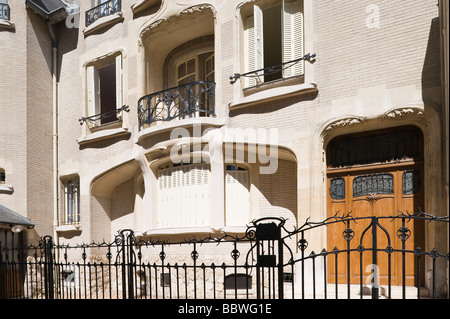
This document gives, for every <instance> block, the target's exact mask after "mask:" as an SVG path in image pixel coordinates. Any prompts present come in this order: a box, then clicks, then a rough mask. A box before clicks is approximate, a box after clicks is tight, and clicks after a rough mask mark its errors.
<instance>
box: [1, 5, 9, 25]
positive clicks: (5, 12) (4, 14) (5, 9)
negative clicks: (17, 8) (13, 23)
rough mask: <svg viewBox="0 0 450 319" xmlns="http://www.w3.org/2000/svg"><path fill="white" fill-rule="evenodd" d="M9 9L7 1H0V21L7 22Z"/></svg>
mask: <svg viewBox="0 0 450 319" xmlns="http://www.w3.org/2000/svg"><path fill="white" fill-rule="evenodd" d="M9 15H10V8H9V5H8V1H7V0H0V20H9V19H10V17H9Z"/></svg>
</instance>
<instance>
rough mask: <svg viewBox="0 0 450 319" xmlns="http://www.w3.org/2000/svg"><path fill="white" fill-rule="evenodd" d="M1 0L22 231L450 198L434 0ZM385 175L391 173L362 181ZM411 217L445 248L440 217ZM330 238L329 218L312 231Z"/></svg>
mask: <svg viewBox="0 0 450 319" xmlns="http://www.w3.org/2000/svg"><path fill="white" fill-rule="evenodd" d="M0 6H2V7H4V8H6V7H8V15H6V13H5V14H0V48H1V50H2V52H3V54H2V59H0V76H1V78H0V96H1V102H0V107H1V113H0V118H1V126H0V145H1V152H0V173H2V174H3V175H1V176H4V177H3V181H0V204H1V205H4V206H5V207H8V208H9V209H11V210H13V211H15V212H17V213H18V214H20V215H22V216H24V217H26V218H28V219H29V220H31V221H33V223H34V224H35V225H34V228H33V229H32V230H29V231H28V232H27V237H28V239H29V240H30V241H33V240H37V239H38V238H39V237H40V236H42V235H46V234H51V235H52V236H53V237H54V238H55V239H56V241H57V242H59V243H76V242H91V241H101V240H112V239H113V238H114V235H115V234H117V232H118V231H119V230H120V229H124V228H130V229H133V230H134V231H135V232H136V233H137V234H139V236H142V237H143V238H150V237H152V236H153V237H154V236H162V237H169V238H170V236H175V235H176V236H184V235H186V234H189V235H195V236H202V234H211V233H223V232H226V233H236V234H239V233H242V232H244V231H245V229H246V225H247V224H248V223H249V222H250V221H251V220H254V219H257V218H260V217H268V216H277V217H283V218H286V219H287V220H288V222H287V225H288V226H289V227H295V226H299V225H302V224H303V223H304V222H305V220H307V219H308V218H310V219H312V220H315V221H321V220H324V219H326V218H327V217H329V216H332V215H334V214H336V213H339V212H349V211H352V212H353V213H354V214H356V215H365V214H369V212H371V213H373V212H376V214H387V215H391V214H396V213H397V212H398V211H402V212H403V213H416V212H419V211H423V212H426V213H430V214H433V215H435V216H448V178H445V176H447V175H448V165H446V163H447V162H448V145H447V144H448V122H446V121H444V120H443V119H444V118H446V117H445V116H444V115H446V114H447V115H448V93H447V95H446V94H443V92H444V91H445V90H448V83H447V84H445V83H446V82H445V77H441V75H442V73H443V72H442V70H443V66H444V65H445V64H444V63H443V62H441V60H442V58H441V52H443V51H442V50H441V45H440V44H441V27H440V23H439V18H440V14H439V9H440V7H438V6H436V3H435V2H433V1H423V0H415V1H408V3H407V4H405V3H404V2H393V1H357V2H355V1H335V0H332V1H313V0H245V1H243V0H228V1H227V0H224V1H219V0H210V1H188V0H186V1H164V0H163V1H161V0H111V1H103V0H100V1H91V0H78V1H77V0H72V1H56V0H52V1H50V0H47V1H44V0H40V1H37V0H28V1H25V7H24V5H23V3H22V2H19V1H14V0H9V1H5V0H3V1H0ZM0 8H1V7H0ZM5 10H6V9H5ZM5 12H6V11H5ZM338 12H339V13H345V15H342V16H341V15H338V14H337V13H338ZM447 19H448V17H447ZM447 26H448V23H447ZM447 30H448V27H447ZM447 46H448V44H447ZM446 52H447V53H446V54H444V55H443V57H444V60H445V58H447V60H448V50H447V51H446ZM271 66H276V67H275V68H270V67H271ZM443 83H444V84H443ZM446 85H447V86H446ZM445 132H447V134H446V133H445ZM445 149H446V150H447V151H446V152H445V151H444V150H445ZM443 172H445V174H443ZM369 176H370V178H369ZM383 176H384V177H386V176H387V177H386V178H388V179H389V178H390V179H391V180H390V182H388V184H389V185H393V186H392V191H390V190H387V191H386V190H385V191H383V192H380V194H381V195H382V196H381V197H380V198H377V200H376V201H375V202H376V203H374V202H373V201H369V200H366V199H367V198H368V196H369V197H370V195H373V193H374V192H375V193H377V191H376V190H372V191H370V192H367V189H366V188H367V187H368V186H367V185H368V184H367V183H369V184H370V183H372V184H375V183H377V182H378V181H379V180H380V179H383V178H384V177H383ZM407 178H409V180H408V179H407ZM368 179H369V180H370V181H369V182H368ZM360 181H361V183H366V184H364V185H363V184H361V187H363V188H364V187H366V188H365V189H366V193H364V191H363V192H362V193H361V194H359V195H358V196H356V195H355V193H354V189H355V187H358V185H360V184H358V183H360ZM408 183H409V184H411V185H415V186H417V187H413V188H412V190H410V191H406V193H405V191H403V193H402V185H403V186H404V185H407V184H408ZM352 184H353V186H352ZM372 184H370V185H372ZM409 184H408V185H409ZM343 185H345V186H343ZM352 187H353V188H352ZM403 190H404V188H403ZM352 191H353V194H352ZM334 192H337V193H336V194H335V193H334ZM386 194H389V195H392V196H384V195H386ZM383 196H384V197H383ZM368 203H370V204H368ZM377 203H378V204H377ZM370 205H372V206H370ZM417 232H418V233H420V234H419V235H420V236H421V238H422V240H423V244H424V245H425V246H426V247H435V248H437V249H439V248H441V249H442V250H446V249H448V229H445V228H444V229H436V228H433V227H432V226H425V228H424V229H422V230H417ZM419 235H417V236H418V237H419ZM330 241H331V242H332V241H333V239H332V238H330V236H329V234H328V236H327V233H326V232H321V233H318V234H317V235H316V237H315V238H311V239H310V243H311V244H310V245H311V247H310V248H311V249H319V247H326V246H327V245H328V246H329V245H331V242H330ZM443 267H446V266H443ZM445 285H446V284H445V283H444V284H443V285H442V286H441V288H440V289H441V290H442V291H445V289H447V288H445Z"/></svg>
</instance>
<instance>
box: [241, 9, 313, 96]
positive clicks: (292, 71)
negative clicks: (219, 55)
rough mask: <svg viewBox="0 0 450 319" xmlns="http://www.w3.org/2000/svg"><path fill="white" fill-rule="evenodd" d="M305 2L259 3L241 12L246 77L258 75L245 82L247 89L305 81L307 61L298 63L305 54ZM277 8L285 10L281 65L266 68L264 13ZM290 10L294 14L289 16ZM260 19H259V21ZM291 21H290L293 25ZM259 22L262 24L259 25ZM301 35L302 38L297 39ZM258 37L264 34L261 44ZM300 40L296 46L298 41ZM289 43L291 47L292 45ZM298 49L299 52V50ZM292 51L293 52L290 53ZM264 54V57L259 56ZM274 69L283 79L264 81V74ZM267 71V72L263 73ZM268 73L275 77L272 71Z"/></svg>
mask: <svg viewBox="0 0 450 319" xmlns="http://www.w3.org/2000/svg"><path fill="white" fill-rule="evenodd" d="M304 2H305V1H304V0H292V1H291V0H263V1H258V2H256V3H252V4H251V5H250V6H246V7H245V8H243V9H241V18H242V23H243V29H242V31H243V42H242V44H243V46H244V50H243V51H244V54H243V56H244V61H243V65H244V67H243V69H244V70H245V72H244V73H253V72H254V75H252V76H249V77H246V78H245V81H244V88H253V87H258V86H260V85H263V84H267V83H273V82H277V81H280V80H281V81H283V80H286V79H290V78H294V77H301V76H304V75H305V62H304V61H303V60H300V61H297V62H293V63H292V64H290V63H289V62H290V61H296V60H297V59H300V58H302V57H303V56H304V52H305V32H304V29H305V3H304ZM287 3H289V4H291V5H294V4H297V3H298V4H299V5H300V8H299V11H294V9H293V7H291V8H288V7H287V6H286V4H287ZM275 6H281V12H280V15H281V29H282V30H280V32H281V35H282V39H281V50H282V52H281V61H280V64H279V65H271V66H268V65H264V32H263V31H264V30H263V20H264V17H263V15H264V12H263V11H264V10H267V9H268V8H273V7H275ZM287 10H289V11H290V12H288V13H287ZM255 17H256V19H255ZM287 18H289V19H290V21H289V23H288V22H287ZM255 21H259V22H256V23H255ZM287 25H290V26H291V27H294V28H295V29H296V30H297V31H296V32H295V33H294V32H292V31H291V29H292V28H287V27H286V26H287ZM298 33H300V37H294V36H295V35H297V34H298ZM258 34H260V37H261V38H262V39H261V40H258ZM298 38H299V39H300V40H299V41H297V42H295V39H298ZM288 42H289V43H290V45H288ZM295 47H296V48H295ZM288 51H289V52H288ZM258 52H260V53H258ZM270 67H277V68H279V70H277V71H276V73H278V72H281V76H280V77H279V78H276V79H272V80H268V81H266V80H265V79H264V72H266V71H267V69H269V68H270ZM263 69H266V70H263ZM268 73H271V71H269V72H268Z"/></svg>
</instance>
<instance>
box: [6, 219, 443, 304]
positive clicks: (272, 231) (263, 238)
mask: <svg viewBox="0 0 450 319" xmlns="http://www.w3.org/2000/svg"><path fill="white" fill-rule="evenodd" d="M395 220H399V221H400V222H401V226H400V227H399V228H398V229H397V230H396V233H395V234H390V233H389V232H388V231H387V230H386V227H384V226H383V225H386V223H389V222H393V221H395ZM411 221H421V222H426V223H427V224H428V227H434V226H432V224H436V223H442V225H443V226H444V227H443V228H442V229H443V230H444V231H445V230H446V229H447V227H448V226H447V225H448V222H449V218H448V216H447V217H435V216H431V215H427V214H424V213H419V214H415V215H405V214H400V215H398V216H393V217H389V218H387V217H383V218H382V217H375V216H372V217H359V218H354V217H352V216H351V215H350V214H347V215H342V216H333V217H330V218H328V219H326V220H325V221H322V222H311V221H309V219H308V220H307V221H306V223H304V224H303V225H302V226H300V227H298V228H294V229H292V230H288V229H287V226H286V220H285V219H283V218H262V219H258V220H256V221H253V222H252V223H251V225H249V226H248V228H247V231H246V232H245V234H243V235H241V236H237V235H230V234H221V235H220V236H219V235H213V234H211V235H209V236H207V237H204V238H201V239H197V238H190V239H188V240H183V241H176V242H170V241H168V240H165V241H163V240H155V239H153V240H143V239H142V238H136V236H135V233H134V232H133V231H132V230H129V229H127V230H122V231H120V232H119V233H118V234H117V236H116V237H115V240H114V241H112V242H111V243H106V242H102V243H91V244H80V245H75V246H69V245H55V244H54V242H53V239H52V237H50V236H45V237H43V238H42V240H41V241H40V242H39V243H38V244H37V245H30V246H28V247H10V246H9V247H8V246H5V245H3V246H2V244H1V238H0V249H1V251H0V298H13V297H14V298H33V299H134V298H141V299H184V298H186V299H188V298H189V299H202V298H208V299H227V298H233V299H237V298H249V299H252V298H257V299H274V298H277V299H288V298H289V299H294V298H312V299H318V298H374V299H376V298H379V297H380V296H381V297H383V298H411V297H413V298H422V297H423V295H422V293H423V291H422V290H421V289H420V287H421V286H426V288H427V289H428V291H429V293H428V294H427V295H426V297H429V298H440V297H445V298H448V285H447V286H445V285H442V284H440V283H441V282H445V281H447V280H448V278H447V276H446V273H447V272H448V260H449V254H448V252H447V253H441V252H438V250H437V249H434V248H433V249H431V250H428V251H426V250H425V249H423V248H421V247H416V248H414V249H408V247H409V246H407V243H408V240H409V239H410V238H411V231H410V229H409V228H408V225H411V224H408V223H410V222H411ZM364 222H365V223H366V224H367V227H366V228H365V229H364V230H363V231H362V233H361V234H359V235H358V234H356V233H355V231H354V229H353V228H352V227H353V225H355V224H357V223H364ZM333 225H340V227H341V230H342V238H343V242H344V244H343V245H341V246H340V247H338V246H335V247H326V248H323V249H322V250H321V251H320V253H315V252H314V250H315V249H321V248H320V242H321V240H320V238H321V236H322V237H323V234H326V231H320V229H323V228H327V229H330V227H334V226H333ZM434 229H435V230H436V229H439V227H434ZM321 234H322V235H321ZM381 237H384V243H387V245H384V246H380V242H381V241H380V238H381ZM394 240H397V241H399V242H400V243H401V244H400V245H397V246H395V245H394V244H393V242H394ZM317 242H318V243H317ZM322 242H323V238H322ZM445 249H447V246H446V247H445ZM316 251H317V250H316ZM397 254H400V255H401V256H402V258H401V260H402V262H401V263H402V265H401V267H400V268H401V269H403V273H402V274H401V276H403V278H402V283H401V284H400V285H399V286H394V285H392V284H391V280H390V278H391V276H392V273H391V269H392V267H394V266H397V267H398V266H399V265H393V264H392V258H391V257H392V256H394V255H397ZM355 256H356V257H355ZM382 256H384V257H382ZM386 256H387V257H386ZM408 256H413V260H414V261H413V262H414V264H415V268H414V269H415V271H416V273H417V278H416V279H417V282H416V283H415V284H414V285H412V286H411V285H409V284H407V278H406V272H405V268H406V267H407V266H408V265H407V264H408V262H409V261H411V260H412V259H408V258H410V257H408ZM381 257H382V258H385V259H386V258H387V260H388V263H387V270H386V269H385V270H383V271H384V272H385V273H387V277H388V281H387V282H386V283H385V284H384V286H382V285H380V284H379V282H378V278H377V274H375V273H369V274H365V273H364V270H365V264H364V260H366V261H367V262H369V263H370V264H371V265H376V266H377V267H378V266H379V265H380V262H379V260H380V258H381ZM358 259H359V260H360V262H358ZM342 267H343V268H344V269H343V270H342V269H340V268H342ZM358 268H359V276H360V280H359V283H357V284H355V283H354V282H352V280H351V276H350V272H351V271H356V272H358V271H357V269H358ZM355 269H356V270H355ZM424 269H426V275H425V277H426V278H425V279H424V280H423V282H422V279H423V278H422V277H424V276H421V274H422V273H423V270H424ZM333 271H334V272H333ZM345 272H347V275H346V276H345ZM330 274H331V275H330ZM333 274H334V275H333ZM342 274H344V275H342ZM338 275H339V276H343V278H344V279H342V278H341V279H339V278H338V277H339V276H338ZM334 277H335V278H334ZM368 278H371V279H372V280H371V281H370V282H369V281H368ZM421 278H422V279H421ZM342 280H345V282H343V281H342ZM17 283H20V284H17ZM414 286H416V288H414ZM417 287H419V289H417ZM443 287H444V288H443ZM411 289H413V290H414V289H415V290H414V291H415V295H413V296H411V295H410V294H409V292H408V291H409V290H411ZM367 290H369V294H366V293H365V292H366V291H367ZM380 290H383V291H384V292H383V293H381V292H380ZM397 291H398V293H397Z"/></svg>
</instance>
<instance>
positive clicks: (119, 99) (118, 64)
mask: <svg viewBox="0 0 450 319" xmlns="http://www.w3.org/2000/svg"><path fill="white" fill-rule="evenodd" d="M121 107H122V55H118V56H116V109H118V108H121Z"/></svg>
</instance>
